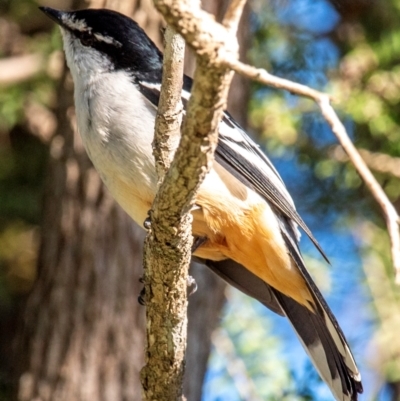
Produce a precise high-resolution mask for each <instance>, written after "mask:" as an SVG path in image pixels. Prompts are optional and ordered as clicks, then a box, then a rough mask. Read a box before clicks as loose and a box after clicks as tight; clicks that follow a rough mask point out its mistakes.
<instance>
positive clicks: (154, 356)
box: [141, 0, 237, 400]
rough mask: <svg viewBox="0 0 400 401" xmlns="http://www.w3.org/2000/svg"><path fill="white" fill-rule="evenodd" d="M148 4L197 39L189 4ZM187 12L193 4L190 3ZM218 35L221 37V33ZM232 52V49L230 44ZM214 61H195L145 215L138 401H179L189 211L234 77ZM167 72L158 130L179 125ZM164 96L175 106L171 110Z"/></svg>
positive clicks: (200, 58)
mask: <svg viewBox="0 0 400 401" xmlns="http://www.w3.org/2000/svg"><path fill="white" fill-rule="evenodd" d="M154 3H155V5H156V7H157V8H158V10H159V11H161V12H162V13H163V15H164V17H166V14H168V12H167V11H168V10H169V9H170V8H171V9H173V10H174V14H173V15H169V17H168V18H166V20H167V22H168V24H170V25H171V26H172V27H173V28H176V27H177V26H179V27H180V31H182V30H183V31H185V32H190V33H191V34H192V35H193V36H192V37H195V36H196V35H198V36H199V35H200V31H199V30H198V27H196V25H195V24H193V20H194V15H195V13H196V11H195V10H193V11H191V6H192V4H191V2H189V1H186V2H181V1H170V2H164V1H157V0H154ZM165 3H169V5H166V4H165ZM193 9H196V6H194V5H193ZM197 9H198V7H197ZM164 13H166V14H164ZM223 29H224V28H223ZM217 35H218V33H217ZM216 37H218V36H216ZM225 37H226V38H228V35H225ZM168 42H170V40H168ZM171 42H172V39H171ZM209 43H210V42H209ZM230 43H232V40H230ZM225 45H226V46H227V45H228V43H226V44H225ZM168 46H169V45H168ZM234 48H235V49H236V50H237V43H236V46H235V47H234ZM168 51H169V50H168ZM216 57H218V54H215V53H214V54H212V55H211V56H210V54H209V53H208V52H205V53H204V54H203V55H199V56H198V59H197V68H196V71H195V74H194V81H193V88H192V94H191V97H190V100H189V103H188V107H187V113H186V118H185V121H184V124H183V129H182V136H181V141H180V144H179V147H178V149H177V151H176V154H175V157H174V159H173V162H172V164H171V166H170V168H169V170H168V172H167V173H166V175H165V178H164V180H163V182H162V184H161V185H160V187H159V190H158V193H157V195H156V197H155V200H154V203H153V206H152V210H151V211H150V218H151V230H150V232H149V234H148V236H147V239H146V243H145V255H144V258H145V265H146V269H145V289H146V305H147V348H146V366H145V367H144V368H143V370H142V374H141V378H142V385H143V389H144V399H145V400H161V399H168V400H181V399H182V383H183V373H184V356H185V349H186V325H187V318H186V307H187V299H186V289H187V269H188V266H189V262H190V258H191V244H192V236H191V222H192V216H191V214H190V210H191V208H192V206H193V203H194V196H195V194H196V191H197V189H198V188H199V186H200V184H201V183H202V181H203V180H204V178H205V176H206V174H207V172H208V171H209V170H210V168H211V164H212V160H213V154H214V150H215V148H216V145H217V140H218V124H219V121H220V118H221V115H222V113H223V110H224V108H225V104H226V98H227V94H228V89H229V84H230V81H231V78H232V75H233V73H232V72H231V71H230V69H229V68H227V67H224V66H222V65H218V64H217V63H216V62H215V58H216ZM167 58H168V57H167ZM165 62H166V64H165V65H164V74H166V73H167V65H168V61H167V60H165ZM171 74H178V75H180V76H182V72H178V71H177V70H175V71H174V72H173V73H172V72H171V70H170V71H169V73H168V75H167V76H166V77H164V78H163V89H162V91H164V92H165V93H164V94H163V96H165V98H164V100H163V101H165V103H166V104H168V107H167V111H164V116H160V117H158V123H157V127H158V129H157V130H158V131H160V130H162V129H163V128H162V127H163V125H164V124H165V125H167V126H168V125H170V121H168V120H169V117H171V119H172V120H173V121H175V122H174V123H173V124H174V126H175V129H176V128H177V127H178V126H179V121H178V122H177V121H176V111H177V103H176V100H178V99H180V88H179V83H177V82H176V81H175V84H174V85H176V86H175V90H173V89H172V87H171V82H172V76H171ZM180 85H181V84H180ZM170 96H172V99H173V102H174V104H173V105H172V106H171V104H170ZM160 102H161V100H160ZM160 106H161V104H160ZM166 116H167V118H166ZM172 131H173V133H172V134H171V135H170V140H171V142H170V144H169V145H168V146H167V147H165V149H162V151H161V152H160V153H157V152H156V157H157V159H158V161H157V166H158V167H157V170H158V173H159V174H160V175H161V176H162V175H163V174H164V172H165V170H166V168H167V167H168V165H169V160H170V153H171V149H173V143H174V140H175V139H176V131H174V129H173V130H172ZM159 134H161V132H157V135H156V140H155V143H158V144H159V143H160V142H161V143H162V146H164V144H165V141H164V140H161V135H159Z"/></svg>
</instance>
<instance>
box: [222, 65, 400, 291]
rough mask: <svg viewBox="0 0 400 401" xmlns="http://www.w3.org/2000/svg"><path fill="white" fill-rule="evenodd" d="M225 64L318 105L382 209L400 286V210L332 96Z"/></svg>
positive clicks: (254, 78)
mask: <svg viewBox="0 0 400 401" xmlns="http://www.w3.org/2000/svg"><path fill="white" fill-rule="evenodd" d="M222 63H224V64H225V65H227V66H229V67H230V68H232V70H234V71H235V72H237V73H239V74H241V75H244V76H246V77H248V78H251V79H253V80H255V81H258V82H260V83H263V84H265V85H269V86H272V87H274V88H279V89H285V90H287V91H289V92H291V93H294V94H297V95H301V96H304V97H308V98H310V99H312V100H314V101H315V102H316V103H317V104H318V106H319V108H320V110H321V113H322V115H323V117H324V118H325V120H326V121H327V123H328V124H329V125H330V127H331V129H332V131H333V133H334V134H335V135H336V138H337V139H338V141H339V143H340V144H341V145H342V147H343V149H344V150H345V151H346V153H347V155H348V156H349V159H350V161H351V162H352V164H353V165H354V167H355V168H356V170H357V172H358V174H359V175H360V176H361V178H362V179H363V180H364V182H365V184H366V185H367V187H368V189H369V190H370V192H371V193H372V195H373V196H374V198H375V200H376V201H377V202H378V203H379V205H380V207H381V208H382V211H383V213H384V216H385V220H386V226H387V230H388V233H389V237H390V242H391V254H392V262H393V267H394V271H395V274H396V283H397V284H400V228H399V225H400V217H399V215H398V214H397V211H396V209H395V208H394V206H393V205H392V203H391V202H390V200H389V198H388V197H387V195H386V194H385V192H384V190H383V189H382V187H381V186H380V185H379V183H378V181H377V180H376V178H375V177H374V176H373V174H372V173H371V170H370V169H369V168H368V166H367V165H366V164H365V162H364V160H363V159H362V158H361V156H360V154H359V152H358V151H357V149H356V147H355V146H354V145H353V143H352V142H351V140H350V138H349V135H348V134H347V132H346V128H345V127H344V125H343V124H342V122H341V121H340V119H339V117H338V116H337V114H336V112H335V110H334V109H333V107H332V105H331V103H330V100H331V98H330V96H329V95H327V94H326V93H322V92H319V91H317V90H315V89H312V88H309V87H308V86H305V85H301V84H298V83H295V82H291V81H289V80H287V79H282V78H279V77H275V76H273V75H271V74H269V73H268V72H267V71H265V70H263V69H260V68H255V67H252V66H249V65H246V64H243V63H241V62H240V61H238V60H235V59H233V58H230V59H226V60H224V61H223V62H222Z"/></svg>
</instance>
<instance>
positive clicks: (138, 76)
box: [40, 7, 363, 401]
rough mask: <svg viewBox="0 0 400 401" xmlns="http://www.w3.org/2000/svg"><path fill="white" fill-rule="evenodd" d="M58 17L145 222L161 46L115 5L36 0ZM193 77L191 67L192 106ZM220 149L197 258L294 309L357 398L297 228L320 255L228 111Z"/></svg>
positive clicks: (297, 324)
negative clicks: (65, 5)
mask: <svg viewBox="0 0 400 401" xmlns="http://www.w3.org/2000/svg"><path fill="white" fill-rule="evenodd" d="M40 9H41V11H43V12H44V13H45V14H46V15H47V16H48V17H50V18H51V19H52V20H53V21H55V22H56V23H57V24H58V25H59V27H60V28H61V34H62V38H63V44H64V51H65V56H66V61H67V65H68V67H69V69H70V71H71V75H72V78H73V82H74V101H75V109H76V117H77V125H78V130H79V133H80V135H81V137H82V141H83V144H84V147H85V149H86V152H87V154H88V156H89V158H90V159H91V161H92V163H93V165H94V167H95V168H96V170H97V171H98V173H99V175H100V177H101V179H102V180H103V182H104V184H105V185H106V187H107V188H108V190H109V191H110V192H111V194H112V196H113V197H114V198H115V199H116V201H117V202H118V203H119V204H120V206H121V207H122V208H123V209H124V210H125V211H126V212H127V213H128V215H129V216H130V217H131V218H132V219H133V220H134V221H136V222H137V223H138V224H143V222H144V221H145V220H146V218H147V216H148V211H149V210H150V209H151V205H152V201H153V199H154V197H155V194H156V191H157V181H158V179H157V174H156V168H155V161H154V158H153V155H152V140H153V136H154V126H155V117H156V113H157V106H158V101H159V96H160V90H161V79H162V63H163V55H162V53H161V51H160V50H159V49H158V48H157V46H156V45H155V44H154V43H153V42H152V41H151V39H150V38H149V37H148V36H147V35H146V33H145V32H144V30H143V29H142V28H140V27H139V25H138V24H137V23H136V22H135V21H134V20H132V19H131V18H129V17H127V16H125V15H123V14H120V13H118V12H116V11H112V10H107V9H84V10H72V11H63V10H56V9H53V8H50V7H40ZM191 86H192V80H191V78H189V77H187V76H184V78H183V88H182V100H183V104H184V107H186V104H187V100H188V98H189V97H190V90H191ZM218 131H219V137H218V144H217V147H216V150H215V160H214V163H213V166H212V168H211V170H210V172H209V173H208V174H207V175H206V177H205V179H204V182H203V183H202V184H201V186H200V188H199V191H198V193H197V195H196V197H195V204H194V206H193V208H192V210H191V214H192V216H193V222H192V235H193V237H194V238H197V239H201V241H199V245H198V246H197V247H196V249H194V252H193V255H194V257H196V258H198V259H200V260H202V261H203V263H204V264H205V265H206V266H208V267H209V268H210V269H211V270H212V271H213V272H215V273H216V274H217V275H219V276H220V277H221V278H223V279H224V280H226V281H227V282H228V283H229V284H231V285H233V286H234V287H236V288H237V289H239V290H240V291H242V292H243V293H245V294H247V295H249V296H250V297H253V298H255V299H257V300H258V301H259V302H261V303H262V304H263V305H265V306H266V307H267V308H269V309H271V310H272V311H273V312H275V313H277V314H279V315H282V316H285V317H287V318H288V319H289V321H290V323H291V325H292V327H293V328H294V331H295V332H296V334H297V336H298V338H299V340H300V342H301V343H302V345H303V346H304V348H305V350H306V352H307V353H308V355H309V357H310V359H311V360H312V362H313V364H314V366H315V368H316V370H317V371H318V373H319V374H320V376H321V378H322V379H323V380H324V381H325V382H326V384H327V385H328V386H329V388H330V390H331V392H332V394H333V396H334V398H335V399H336V400H337V401H356V400H357V399H358V394H360V393H362V391H363V387H362V383H361V374H360V372H359V369H358V367H357V365H356V362H355V360H354V357H353V355H352V352H351V350H350V347H349V345H348V343H347V341H346V338H345V336H344V334H343V332H342V330H341V328H340V326H339V324H338V322H337V320H336V318H335V316H334V315H333V313H332V312H331V310H330V308H329V306H328V305H327V303H326V301H325V300H324V298H323V296H322V294H321V292H320V291H319V289H318V288H317V286H316V284H315V283H314V281H313V279H312V277H311V276H310V274H309V273H308V271H307V269H306V266H305V262H304V260H303V258H302V255H301V252H300V248H299V239H300V231H299V227H300V228H301V229H302V230H303V231H304V232H305V233H306V234H307V236H308V237H309V238H310V239H311V241H312V242H313V243H314V245H315V246H316V247H317V249H318V250H319V251H320V252H321V254H322V256H323V257H324V258H325V259H327V258H326V256H325V254H324V252H323V250H322V249H321V247H320V245H319V244H318V242H317V240H316V239H315V238H314V236H313V234H312V233H311V231H310V230H309V228H308V227H307V225H306V224H305V223H304V221H303V220H302V218H301V217H300V215H299V214H298V212H297V211H296V207H295V204H294V202H293V200H292V198H291V196H290V194H289V192H288V190H287V189H286V186H285V184H284V182H283V181H282V179H281V177H280V175H279V174H278V172H277V170H276V169H275V167H274V166H273V164H272V163H271V161H270V160H269V158H268V157H267V156H266V155H265V154H264V153H263V152H262V150H261V149H260V147H259V146H258V145H257V144H256V143H255V142H253V140H252V139H251V138H250V137H249V136H248V135H247V133H246V132H245V131H244V129H242V128H241V126H240V125H239V124H238V123H237V122H236V121H235V120H234V119H233V117H232V116H231V115H230V114H229V113H228V112H227V111H225V112H224V113H223V116H222V119H221V121H220V123H219V126H218Z"/></svg>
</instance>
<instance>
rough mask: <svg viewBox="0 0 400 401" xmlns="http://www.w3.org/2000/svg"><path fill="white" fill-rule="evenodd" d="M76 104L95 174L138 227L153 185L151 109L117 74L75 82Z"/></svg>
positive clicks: (125, 78) (124, 76) (122, 74)
mask: <svg viewBox="0 0 400 401" xmlns="http://www.w3.org/2000/svg"><path fill="white" fill-rule="evenodd" d="M75 105H76V113H77V121H78V128H79V132H80V134H81V136H82V140H83V143H84V146H85V148H86V150H87V153H88V155H89V157H90V159H91V160H92V162H93V164H94V166H95V168H96V170H97V171H98V172H99V174H100V176H101V178H102V179H103V181H104V183H105V184H106V186H107V187H108V189H109V190H110V191H111V193H112V195H113V196H114V197H115V198H116V200H117V201H118V202H119V203H120V204H121V206H122V207H123V208H124V209H125V210H126V211H127V212H128V213H129V214H130V215H131V216H132V217H133V218H134V219H135V220H136V221H137V222H138V223H139V224H141V223H143V220H144V218H145V217H146V213H147V210H148V209H149V206H150V205H151V200H152V199H153V197H154V194H155V191H156V183H157V180H156V173H155V167H154V157H153V155H152V147H151V142H152V140H153V131H154V119H155V109H154V107H153V106H152V105H151V104H150V102H148V101H147V99H145V98H144V97H143V96H142V94H141V93H140V92H139V90H137V89H136V87H135V85H134V84H133V83H132V79H131V77H129V76H128V74H127V73H125V72H122V71H118V72H115V71H113V72H107V73H104V72H103V73H101V74H99V75H97V76H94V75H92V76H91V79H90V80H89V81H86V82H85V81H84V80H76V81H75ZM139 203H140V204H141V203H145V205H139ZM143 208H145V209H146V210H142V209H143ZM138 209H140V210H138Z"/></svg>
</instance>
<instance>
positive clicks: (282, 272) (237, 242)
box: [192, 191, 313, 308]
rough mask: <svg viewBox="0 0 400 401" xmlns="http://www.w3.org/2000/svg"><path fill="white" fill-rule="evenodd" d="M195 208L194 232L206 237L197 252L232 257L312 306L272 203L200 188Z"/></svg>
mask: <svg viewBox="0 0 400 401" xmlns="http://www.w3.org/2000/svg"><path fill="white" fill-rule="evenodd" d="M196 204H197V205H199V206H200V208H199V209H198V210H195V211H193V213H192V214H193V235H195V236H206V237H207V238H208V241H207V242H206V243H205V244H203V245H202V246H201V247H200V248H199V249H198V250H197V251H196V252H195V255H196V256H198V257H202V258H205V259H211V260H221V259H226V258H230V259H233V260H234V261H236V262H238V263H240V264H241V265H243V266H244V267H246V268H247V269H248V270H250V271H251V272H252V273H254V274H255V275H256V276H258V277H260V278H261V279H262V280H263V281H265V282H266V283H268V284H269V285H271V286H272V287H273V288H276V289H277V290H279V291H280V292H282V293H283V294H285V295H287V296H289V297H291V298H293V299H295V300H296V301H297V302H299V303H300V304H302V305H305V306H307V307H308V308H309V307H310V303H311V304H312V303H313V300H312V297H311V294H310V292H309V290H308V287H307V285H306V283H305V281H304V278H303V277H302V275H301V273H300V271H299V270H298V268H297V266H296V265H295V263H294V261H293V260H292V258H291V256H290V255H289V253H288V250H287V247H286V244H285V243H284V240H283V237H282V235H281V232H280V228H279V226H278V222H277V219H276V217H275V215H274V213H273V211H272V209H271V208H270V206H269V205H268V204H267V203H266V202H265V201H264V200H262V199H261V198H260V201H259V202H257V203H253V204H251V203H250V202H249V200H247V202H244V201H240V200H237V198H235V197H226V196H224V197H221V198H218V196H217V195H216V194H215V193H214V194H210V193H207V192H206V191H200V193H199V194H198V196H197V198H196Z"/></svg>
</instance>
